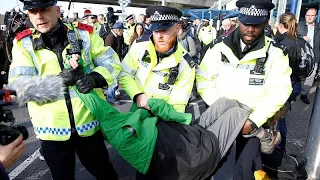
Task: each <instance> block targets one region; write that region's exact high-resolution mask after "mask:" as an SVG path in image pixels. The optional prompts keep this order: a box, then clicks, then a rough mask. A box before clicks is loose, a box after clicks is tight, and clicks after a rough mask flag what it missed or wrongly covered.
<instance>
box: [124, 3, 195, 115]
mask: <svg viewBox="0 0 320 180" xmlns="http://www.w3.org/2000/svg"><path fill="white" fill-rule="evenodd" d="M146 14H147V15H148V16H150V20H151V25H150V29H151V30H152V31H153V35H152V36H150V37H149V36H143V37H142V38H141V39H139V40H137V41H136V42H134V43H133V44H132V46H131V48H130V50H129V52H128V54H127V55H126V57H125V58H124V60H123V61H122V68H123V69H122V71H121V73H120V75H119V76H118V79H119V83H120V84H121V86H122V87H123V89H124V90H125V91H126V92H127V93H128V95H129V96H130V97H131V98H132V99H133V101H134V102H135V103H137V105H138V106H139V107H144V108H146V109H149V107H148V105H147V100H148V98H150V97H153V98H160V99H164V100H166V101H167V102H168V103H169V104H171V105H173V107H174V108H175V109H176V110H177V111H180V112H184V111H185V107H186V105H187V103H188V100H189V97H190V94H191V90H192V86H193V81H194V78H195V67H194V66H195V63H194V61H193V59H192V58H191V57H190V56H189V54H188V52H187V51H186V50H185V49H184V48H183V47H182V45H181V44H180V43H179V42H178V41H177V33H178V31H179V24H178V23H177V21H178V20H179V18H180V17H181V15H182V13H181V11H179V10H177V9H174V8H170V7H164V6H154V7H149V8H147V10H146Z"/></svg>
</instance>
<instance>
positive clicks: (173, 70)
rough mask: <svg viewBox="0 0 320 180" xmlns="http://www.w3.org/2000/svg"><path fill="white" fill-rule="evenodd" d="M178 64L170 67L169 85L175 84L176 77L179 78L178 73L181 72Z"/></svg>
mask: <svg viewBox="0 0 320 180" xmlns="http://www.w3.org/2000/svg"><path fill="white" fill-rule="evenodd" d="M178 66H179V64H178ZM178 66H175V67H173V68H170V73H169V79H168V85H173V84H174V83H175V82H176V79H177V77H178V74H179V69H178Z"/></svg>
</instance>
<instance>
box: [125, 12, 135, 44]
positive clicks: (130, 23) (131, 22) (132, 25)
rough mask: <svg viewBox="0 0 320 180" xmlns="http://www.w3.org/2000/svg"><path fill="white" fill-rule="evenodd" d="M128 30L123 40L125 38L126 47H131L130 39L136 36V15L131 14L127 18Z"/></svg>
mask: <svg viewBox="0 0 320 180" xmlns="http://www.w3.org/2000/svg"><path fill="white" fill-rule="evenodd" d="M126 21H127V23H126V28H127V29H126V30H125V31H124V33H123V38H124V43H126V45H128V46H129V45H130V39H131V37H132V36H133V34H134V28H135V26H136V23H135V22H134V15H133V14H131V15H129V16H127V17H126Z"/></svg>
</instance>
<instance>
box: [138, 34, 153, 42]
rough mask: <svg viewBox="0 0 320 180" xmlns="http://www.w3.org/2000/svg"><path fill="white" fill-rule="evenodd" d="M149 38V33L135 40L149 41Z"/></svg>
mask: <svg viewBox="0 0 320 180" xmlns="http://www.w3.org/2000/svg"><path fill="white" fill-rule="evenodd" d="M149 39H150V36H149V35H143V36H142V37H141V38H140V39H137V40H136V43H140V42H145V41H149Z"/></svg>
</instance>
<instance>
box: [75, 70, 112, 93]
mask: <svg viewBox="0 0 320 180" xmlns="http://www.w3.org/2000/svg"><path fill="white" fill-rule="evenodd" d="M105 86H108V83H107V81H106V80H105V79H104V77H103V76H102V75H100V74H99V73H97V72H91V73H90V74H87V75H85V76H84V77H83V78H82V79H80V80H78V81H77V82H76V87H77V89H78V90H79V92H81V93H83V94H86V93H88V92H89V91H90V90H92V89H93V88H103V87H105Z"/></svg>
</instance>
